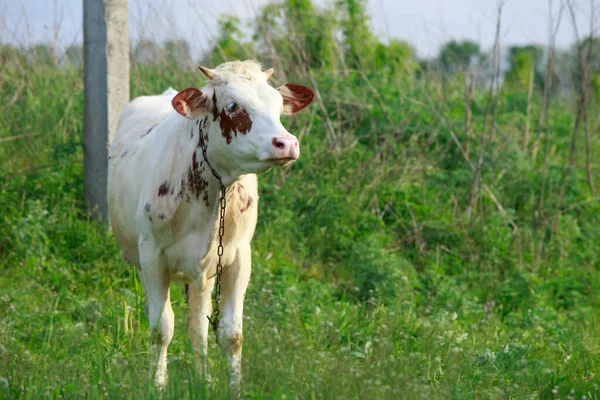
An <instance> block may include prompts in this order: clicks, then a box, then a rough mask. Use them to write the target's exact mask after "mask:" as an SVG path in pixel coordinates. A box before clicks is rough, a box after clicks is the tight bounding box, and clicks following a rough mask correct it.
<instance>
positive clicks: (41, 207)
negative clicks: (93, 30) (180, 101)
mask: <svg viewBox="0 0 600 400" xmlns="http://www.w3.org/2000/svg"><path fill="white" fill-rule="evenodd" d="M3 73H4V77H3V79H2V85H1V86H0V90H1V93H2V98H3V99H10V100H9V102H8V103H7V105H6V107H5V109H4V110H3V113H2V114H1V115H0V138H7V137H9V136H15V135H29V134H34V136H27V137H22V138H20V139H15V140H7V141H4V142H0V160H1V161H0V162H1V168H0V205H1V206H2V212H1V213H0V271H1V273H0V315H1V318H0V398H24V399H29V398H82V397H88V398H102V397H108V398H131V399H138V398H178V399H186V398H196V397H201V398H217V399H218V398H227V397H228V393H227V385H226V382H227V381H228V379H227V365H226V363H225V360H224V358H223V357H222V355H221V353H220V351H219V349H218V348H217V346H216V344H215V343H214V340H213V338H212V337H211V340H210V350H209V351H210V366H211V369H212V371H213V378H214V381H213V382H211V383H206V382H203V381H201V380H200V379H199V378H198V377H197V376H196V373H195V371H194V367H193V357H192V352H191V345H190V343H189V341H188V338H187V335H186V330H187V327H186V304H185V301H184V295H183V288H182V287H180V286H173V288H172V290H173V294H172V297H173V303H174V310H175V316H176V325H175V327H176V328H175V329H176V331H175V338H174V340H173V342H172V344H171V345H170V347H169V371H170V383H169V385H168V387H167V389H166V392H165V393H164V395H161V394H160V393H158V392H157V391H156V390H155V389H154V388H153V387H152V380H151V379H150V377H149V374H148V364H149V362H148V356H149V347H148V341H147V325H148V322H147V318H146V316H145V315H144V312H143V308H144V307H143V302H144V295H143V290H142V288H141V285H140V283H139V281H138V280H137V275H136V274H135V271H134V270H133V267H131V266H130V265H128V264H127V263H126V262H125V261H124V260H123V259H122V258H121V257H120V256H119V251H118V246H117V244H116V241H115V239H114V237H113V236H112V234H111V233H110V232H109V231H107V230H106V229H104V228H103V227H102V225H99V224H97V223H96V222H94V221H92V220H90V218H89V216H88V214H87V211H86V210H85V207H84V204H83V202H82V198H83V188H82V175H83V174H82V168H83V165H82V144H81V143H82V135H83V133H82V108H83V105H82V102H83V96H82V82H81V77H82V76H81V70H79V69H76V68H57V67H53V66H45V65H38V64H36V63H32V62H24V63H23V64H22V65H21V66H20V67H19V68H12V67H10V66H8V67H7V68H5V69H4V70H3ZM133 74H134V76H133V77H132V82H133V87H132V94H133V95H134V96H136V95H140V94H143V93H156V92H160V91H162V90H164V88H166V87H168V86H174V87H187V86H192V85H197V84H198V80H199V73H197V72H187V71H181V70H177V69H171V70H168V69H165V67H162V68H158V67H152V66H141V65H138V66H136V68H134V69H133ZM303 78H304V79H306V76H302V75H299V79H300V80H302V79H303ZM365 78H366V79H368V81H369V83H370V84H371V85H372V88H369V87H368V85H366V84H365ZM340 81H343V83H344V84H343V85H340V84H339V82H340ZM304 83H307V82H306V81H304ZM314 83H317V85H318V88H319V90H320V93H321V96H322V98H323V104H324V107H325V110H326V112H324V111H323V109H322V108H321V107H319V106H318V105H313V106H312V108H311V109H310V110H309V111H307V112H305V113H304V114H303V115H302V116H299V117H297V118H293V119H288V120H286V121H284V124H286V126H289V127H290V131H292V132H295V133H296V134H298V136H299V137H301V140H302V147H303V149H302V151H303V154H302V157H301V159H300V160H299V161H298V162H297V163H295V165H294V166H293V167H292V168H290V169H289V170H285V171H271V172H269V173H267V174H266V175H264V176H262V177H261V178H260V182H261V183H260V195H261V201H260V205H259V214H260V218H259V224H258V227H257V232H256V235H255V239H254V241H253V260H254V263H253V276H252V279H251V283H250V287H249V290H248V294H247V297H246V304H245V310H246V313H245V315H246V316H245V332H244V336H245V342H244V350H243V351H244V358H243V372H244V380H243V396H244V397H246V398H256V399H262V398H269V399H270V398H274V399H285V398H328V399H329V398H361V399H362V398H365V399H367V398H368V399H376V398H415V399H416V398H456V399H462V398H465V399H467V398H493V399H496V398H518V399H521V398H528V399H537V398H540V399H546V398H577V399H582V398H587V399H598V398H600V388H599V386H598V385H599V384H600V375H599V374H600V319H599V317H600V312H599V308H598V307H597V302H598V293H600V271H599V267H600V261H599V257H598V253H597V250H596V249H597V244H598V243H599V240H600V221H599V218H600V217H599V216H600V213H599V211H600V210H599V205H598V203H597V200H596V198H595V197H594V194H593V193H591V191H590V190H589V188H588V186H587V181H586V176H585V171H584V169H583V167H582V165H583V164H582V163H583V161H581V160H580V159H579V158H577V159H576V161H575V163H574V165H569V163H568V155H569V151H570V144H571V142H570V141H571V131H572V125H573V111H572V107H571V104H572V103H571V100H570V99H568V98H561V97H558V96H556V97H554V98H553V100H552V104H551V106H550V113H549V120H548V125H549V127H550V129H549V132H550V133H549V134H548V135H544V136H543V137H542V139H543V140H542V145H541V147H540V153H539V155H538V157H537V158H536V159H534V158H533V157H532V156H531V142H529V143H528V142H524V139H523V128H524V126H525V118H526V113H525V110H526V106H527V93H526V91H525V92H523V91H519V89H510V90H503V91H502V92H501V93H500V94H499V95H498V97H497V99H498V110H497V112H496V115H495V118H494V121H495V124H496V125H495V126H496V133H495V136H494V137H493V138H491V140H490V143H488V144H487V145H486V147H485V151H484V153H483V155H484V164H483V165H484V168H483V170H482V182H483V183H485V184H486V185H488V187H489V188H490V191H489V192H486V191H485V190H483V189H482V191H481V193H480V194H479V195H478V196H477V199H476V202H475V207H474V211H473V213H472V214H471V215H470V216H468V215H466V214H465V212H464V210H465V209H466V208H467V206H468V203H469V194H470V187H471V183H472V179H473V172H472V170H471V169H470V167H469V165H468V163H467V162H466V161H465V159H464V157H463V155H462V154H461V153H460V152H459V150H458V149H457V146H456V144H455V141H454V140H453V139H452V135H451V133H455V134H456V135H457V138H458V140H460V141H461V142H463V143H464V142H465V140H466V137H465V134H464V132H462V130H463V127H464V108H465V107H464V93H463V92H462V90H463V89H462V81H461V79H460V77H456V79H454V80H450V81H446V82H444V84H442V82H440V81H439V80H436V79H435V76H434V77H430V78H428V79H427V78H419V79H417V78H412V77H409V79H404V77H401V76H400V75H399V74H396V73H392V72H390V71H386V70H381V71H377V72H368V71H367V74H366V75H365V76H362V75H361V74H358V73H355V72H352V71H350V72H349V73H348V75H342V73H341V72H339V71H338V72H333V71H329V72H328V71H324V72H323V73H320V74H318V76H317V77H316V82H314ZM309 84H310V83H309ZM373 89H374V90H373ZM487 101H488V94H487V93H486V92H485V90H483V88H480V90H477V91H476V92H475V93H474V98H473V108H472V114H473V119H472V129H473V132H474V133H473V137H472V138H471V140H472V143H471V153H470V157H471V159H473V160H475V159H476V155H477V151H478V149H480V148H481V146H482V144H483V143H484V135H483V133H482V132H484V131H485V129H487V128H485V125H484V121H485V118H486V115H485V108H486V107H485V105H486V103H487ZM532 109H533V115H534V116H537V115H538V113H539V110H540V94H539V93H537V92H536V94H535V96H534V97H533V104H532ZM327 119H329V120H330V121H329V122H330V123H331V124H332V125H329V123H328V121H327ZM531 124H532V132H535V129H537V125H536V119H535V118H532V121H531ZM331 126H333V127H334V130H333V131H331V129H330V127H331ZM582 142H583V140H580V141H579V142H578V144H577V146H576V151H577V152H578V154H579V156H578V157H581V158H582V157H583V155H582V154H583V153H582V151H583V150H582V149H583V147H582V146H583V143H582ZM591 150H592V156H593V157H596V156H597V155H598V153H599V151H600V146H598V143H597V139H594V141H593V142H592V149H591ZM594 159H595V158H594ZM593 168H594V171H597V167H596V166H593ZM490 193H491V194H490ZM515 226H516V227H517V229H515Z"/></svg>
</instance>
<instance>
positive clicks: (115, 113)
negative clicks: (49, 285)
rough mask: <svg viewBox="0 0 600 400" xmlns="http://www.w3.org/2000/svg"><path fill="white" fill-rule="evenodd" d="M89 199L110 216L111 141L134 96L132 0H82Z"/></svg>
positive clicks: (95, 210) (97, 213)
mask: <svg viewBox="0 0 600 400" xmlns="http://www.w3.org/2000/svg"><path fill="white" fill-rule="evenodd" d="M83 44H84V50H83V51H84V53H83V54H84V82H83V84H84V96H83V97H84V121H83V128H84V136H83V147H84V159H83V160H84V168H83V188H84V196H85V202H86V204H87V206H88V209H89V210H90V211H91V212H92V215H93V216H94V218H96V219H99V220H104V221H106V220H107V215H108V206H107V202H106V184H107V175H108V160H107V156H108V144H109V143H110V141H111V140H112V138H113V136H114V134H115V132H116V130H117V123H118V121H119V115H120V114H121V110H122V109H123V107H124V106H125V105H126V104H127V102H128V101H129V34H128V27H127V0H83Z"/></svg>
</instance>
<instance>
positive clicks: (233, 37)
mask: <svg viewBox="0 0 600 400" xmlns="http://www.w3.org/2000/svg"><path fill="white" fill-rule="evenodd" d="M249 57H254V44H253V43H252V42H250V41H246V38H245V36H244V33H243V32H242V30H241V28H240V19H239V18H238V17H236V16H233V15H224V16H222V17H221V18H220V19H219V29H218V34H217V40H216V42H215V44H214V46H213V48H212V50H211V51H210V53H209V56H208V60H207V63H209V64H211V65H217V64H221V63H222V62H225V61H230V60H237V59H240V60H243V59H246V58H249Z"/></svg>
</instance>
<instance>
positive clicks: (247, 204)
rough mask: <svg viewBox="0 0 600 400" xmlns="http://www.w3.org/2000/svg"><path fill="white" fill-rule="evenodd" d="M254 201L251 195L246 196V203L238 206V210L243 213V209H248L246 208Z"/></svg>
mask: <svg viewBox="0 0 600 400" xmlns="http://www.w3.org/2000/svg"><path fill="white" fill-rule="evenodd" d="M253 202H254V200H253V199H252V197H250V196H248V200H247V201H246V205H245V206H244V205H242V206H241V207H240V212H241V213H243V212H245V211H248V209H249V208H250V207H251V206H252V203H253Z"/></svg>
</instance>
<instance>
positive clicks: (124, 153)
mask: <svg viewBox="0 0 600 400" xmlns="http://www.w3.org/2000/svg"><path fill="white" fill-rule="evenodd" d="M126 155H127V150H125V151H124V152H122V153H121V158H123V157H125V156H126Z"/></svg>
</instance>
